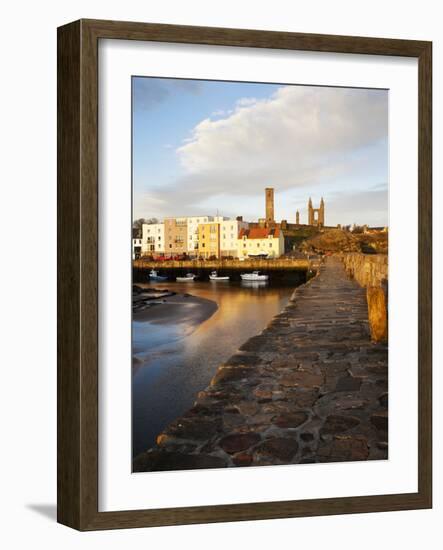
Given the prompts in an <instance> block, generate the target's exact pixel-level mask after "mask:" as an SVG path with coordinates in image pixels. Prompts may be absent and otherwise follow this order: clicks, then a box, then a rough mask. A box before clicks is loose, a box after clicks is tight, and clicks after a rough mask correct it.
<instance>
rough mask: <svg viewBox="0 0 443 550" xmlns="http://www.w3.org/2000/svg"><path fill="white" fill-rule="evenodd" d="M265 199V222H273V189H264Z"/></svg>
mask: <svg viewBox="0 0 443 550" xmlns="http://www.w3.org/2000/svg"><path fill="white" fill-rule="evenodd" d="M265 198H266V221H267V222H273V221H274V188H273V187H266V189H265Z"/></svg>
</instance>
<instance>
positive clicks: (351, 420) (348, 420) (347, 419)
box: [320, 414, 360, 435]
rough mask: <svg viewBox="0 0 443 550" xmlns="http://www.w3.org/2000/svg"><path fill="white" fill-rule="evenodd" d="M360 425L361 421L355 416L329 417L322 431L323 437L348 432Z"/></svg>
mask: <svg viewBox="0 0 443 550" xmlns="http://www.w3.org/2000/svg"><path fill="white" fill-rule="evenodd" d="M358 424H360V420H359V419H358V418H355V417H354V416H340V415H338V414H331V415H329V416H328V417H327V418H326V420H325V423H324V424H323V426H322V427H321V429H320V434H321V435H327V434H336V433H341V432H346V431H347V430H350V429H351V428H354V427H355V426H358Z"/></svg>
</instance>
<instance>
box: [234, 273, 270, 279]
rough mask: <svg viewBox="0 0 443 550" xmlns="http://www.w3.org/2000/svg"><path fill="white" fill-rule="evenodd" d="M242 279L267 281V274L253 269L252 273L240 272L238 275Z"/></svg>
mask: <svg viewBox="0 0 443 550" xmlns="http://www.w3.org/2000/svg"><path fill="white" fill-rule="evenodd" d="M240 277H241V278H242V281H267V280H268V279H269V276H268V275H262V274H261V273H260V271H253V272H252V273H242V274H241V275H240Z"/></svg>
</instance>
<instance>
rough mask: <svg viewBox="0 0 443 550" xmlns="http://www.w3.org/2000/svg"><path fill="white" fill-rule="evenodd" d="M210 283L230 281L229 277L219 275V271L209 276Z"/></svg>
mask: <svg viewBox="0 0 443 550" xmlns="http://www.w3.org/2000/svg"><path fill="white" fill-rule="evenodd" d="M209 280H210V281H229V277H222V276H219V275H217V271H212V272H211V274H210V275H209Z"/></svg>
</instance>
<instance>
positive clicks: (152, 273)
mask: <svg viewBox="0 0 443 550" xmlns="http://www.w3.org/2000/svg"><path fill="white" fill-rule="evenodd" d="M166 279H167V277H163V276H162V275H159V274H158V272H157V271H156V270H155V269H151V271H150V272H149V280H150V281H166Z"/></svg>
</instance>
